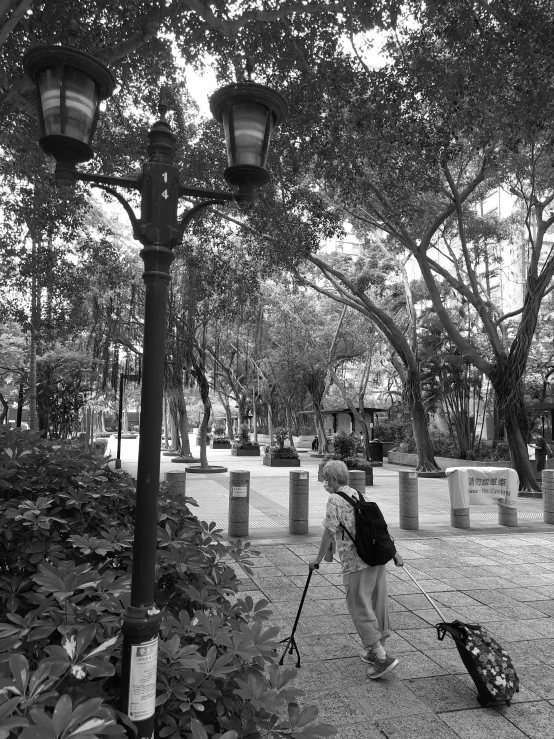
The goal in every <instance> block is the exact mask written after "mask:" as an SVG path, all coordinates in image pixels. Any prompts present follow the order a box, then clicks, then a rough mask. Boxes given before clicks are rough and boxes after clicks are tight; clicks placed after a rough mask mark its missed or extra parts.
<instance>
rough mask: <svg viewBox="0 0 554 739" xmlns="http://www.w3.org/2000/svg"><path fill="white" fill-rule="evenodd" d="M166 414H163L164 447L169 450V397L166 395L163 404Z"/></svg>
mask: <svg viewBox="0 0 554 739" xmlns="http://www.w3.org/2000/svg"><path fill="white" fill-rule="evenodd" d="M163 411H164V416H163V425H164V445H163V448H164V450H165V451H166V452H167V451H168V449H169V424H168V420H167V397H166V396H165V395H164V406H163Z"/></svg>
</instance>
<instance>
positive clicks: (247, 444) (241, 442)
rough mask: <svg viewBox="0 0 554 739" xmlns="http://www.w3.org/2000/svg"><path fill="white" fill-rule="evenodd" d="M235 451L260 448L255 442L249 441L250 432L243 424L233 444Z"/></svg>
mask: <svg viewBox="0 0 554 739" xmlns="http://www.w3.org/2000/svg"><path fill="white" fill-rule="evenodd" d="M233 446H234V447H235V449H246V448H252V447H255V448H256V449H257V448H258V447H259V446H260V445H259V444H258V442H257V441H250V431H249V430H248V426H247V424H245V423H241V425H240V426H239V433H238V438H237V440H236V441H235V442H234V443H233Z"/></svg>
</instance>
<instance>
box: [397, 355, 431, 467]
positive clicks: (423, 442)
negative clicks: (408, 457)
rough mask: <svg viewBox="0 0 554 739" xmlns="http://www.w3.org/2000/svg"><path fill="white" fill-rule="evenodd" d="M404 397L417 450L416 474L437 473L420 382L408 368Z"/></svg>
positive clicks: (417, 374)
mask: <svg viewBox="0 0 554 739" xmlns="http://www.w3.org/2000/svg"><path fill="white" fill-rule="evenodd" d="M404 397H405V400H406V404H407V406H408V408H409V409H410V416H411V419H412V429H413V432H414V440H415V444H416V449H417V468H416V469H417V471H418V472H438V471H439V470H440V467H439V465H438V464H437V462H436V461H435V454H434V452H433V445H432V444H431V439H430V437H429V428H428V425H427V417H426V414H425V408H424V407H423V399H422V395H421V380H420V376H419V372H417V370H414V369H412V368H408V370H407V376H406V384H405V387H404Z"/></svg>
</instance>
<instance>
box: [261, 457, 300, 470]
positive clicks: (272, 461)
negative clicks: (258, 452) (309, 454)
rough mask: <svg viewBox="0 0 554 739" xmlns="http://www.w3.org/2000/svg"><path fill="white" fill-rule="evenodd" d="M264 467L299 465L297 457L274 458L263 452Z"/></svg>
mask: <svg viewBox="0 0 554 739" xmlns="http://www.w3.org/2000/svg"><path fill="white" fill-rule="evenodd" d="M264 464H265V465H266V467H300V460H299V459H276V458H275V457H272V456H271V455H269V454H264Z"/></svg>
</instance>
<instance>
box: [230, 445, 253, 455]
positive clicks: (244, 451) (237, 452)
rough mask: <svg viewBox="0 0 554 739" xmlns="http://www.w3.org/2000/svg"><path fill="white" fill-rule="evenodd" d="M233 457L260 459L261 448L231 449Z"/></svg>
mask: <svg viewBox="0 0 554 739" xmlns="http://www.w3.org/2000/svg"><path fill="white" fill-rule="evenodd" d="M231 455H232V456H233V457H259V456H260V447H259V446H245V447H242V448H241V449H235V448H233V449H231Z"/></svg>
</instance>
